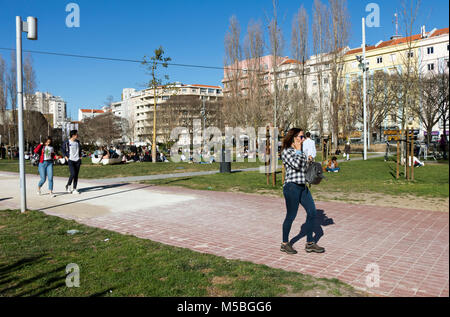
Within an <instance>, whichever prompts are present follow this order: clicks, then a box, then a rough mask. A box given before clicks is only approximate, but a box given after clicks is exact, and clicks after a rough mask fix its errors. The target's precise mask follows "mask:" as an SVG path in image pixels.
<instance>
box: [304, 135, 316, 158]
mask: <svg viewBox="0 0 450 317" xmlns="http://www.w3.org/2000/svg"><path fill="white" fill-rule="evenodd" d="M303 153H305V155H306V157H309V156H311V157H312V158H315V157H316V143H315V142H314V141H313V140H311V139H306V140H305V141H304V142H303Z"/></svg>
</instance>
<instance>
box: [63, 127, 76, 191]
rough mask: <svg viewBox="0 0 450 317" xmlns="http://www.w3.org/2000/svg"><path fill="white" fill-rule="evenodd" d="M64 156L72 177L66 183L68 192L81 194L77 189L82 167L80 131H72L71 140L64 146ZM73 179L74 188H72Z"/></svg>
mask: <svg viewBox="0 0 450 317" xmlns="http://www.w3.org/2000/svg"><path fill="white" fill-rule="evenodd" d="M62 152H63V156H64V158H65V159H66V161H67V162H68V164H69V171H70V177H69V180H68V182H67V185H66V191H67V192H68V193H74V194H79V192H78V190H77V185H78V174H79V173H80V167H81V144H80V141H78V131H77V130H72V131H70V135H69V140H67V141H65V142H64V144H63V146H62ZM72 181H73V187H72V188H73V189H72V188H71V186H72Z"/></svg>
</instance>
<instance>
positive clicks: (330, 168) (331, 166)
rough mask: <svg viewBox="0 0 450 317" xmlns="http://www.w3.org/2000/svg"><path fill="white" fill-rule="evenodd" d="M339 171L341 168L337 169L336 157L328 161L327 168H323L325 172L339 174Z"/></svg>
mask: <svg viewBox="0 0 450 317" xmlns="http://www.w3.org/2000/svg"><path fill="white" fill-rule="evenodd" d="M340 169H341V168H340V167H338V162H337V158H336V156H333V157H332V158H331V160H329V161H328V164H327V167H326V168H325V170H326V171H327V172H335V173H337V172H339V170H340Z"/></svg>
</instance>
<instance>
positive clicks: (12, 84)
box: [6, 51, 17, 145]
mask: <svg viewBox="0 0 450 317" xmlns="http://www.w3.org/2000/svg"><path fill="white" fill-rule="evenodd" d="M16 73H17V70H16V54H15V52H14V51H13V52H11V63H10V67H9V71H8V72H7V73H6V88H7V90H8V95H9V100H10V105H11V111H12V122H11V124H10V129H9V131H8V138H10V141H9V143H10V144H14V145H15V144H16V143H17V133H16V130H17V129H16V127H17V115H16V106H17V81H16V77H17V76H16Z"/></svg>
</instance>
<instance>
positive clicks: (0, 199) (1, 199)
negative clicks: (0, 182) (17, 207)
mask: <svg viewBox="0 0 450 317" xmlns="http://www.w3.org/2000/svg"><path fill="white" fill-rule="evenodd" d="M8 199H12V197H6V198H0V201H3V200H8Z"/></svg>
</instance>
